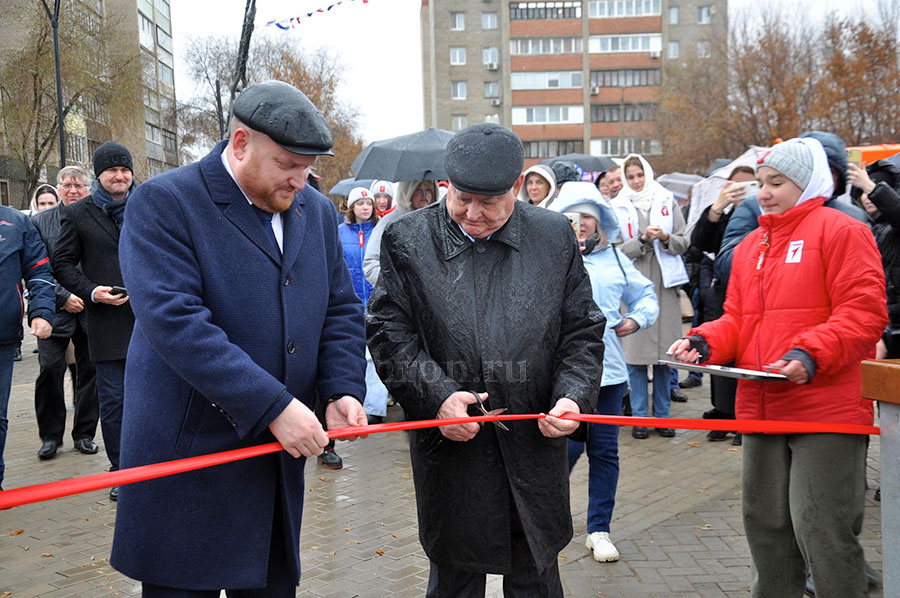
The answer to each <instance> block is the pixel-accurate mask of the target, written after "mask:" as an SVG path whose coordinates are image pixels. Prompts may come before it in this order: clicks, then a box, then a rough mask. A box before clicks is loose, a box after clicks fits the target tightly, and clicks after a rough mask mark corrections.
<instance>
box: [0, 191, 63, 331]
mask: <svg viewBox="0 0 900 598" xmlns="http://www.w3.org/2000/svg"><path fill="white" fill-rule="evenodd" d="M22 279H24V280H25V282H26V284H27V285H28V292H29V293H30V295H31V300H30V301H29V304H28V322H29V324H30V323H31V320H32V319H33V318H36V317H40V318H44V319H45V320H47V321H48V322H49V323H50V324H51V325H52V324H53V313H54V312H55V311H56V296H55V294H54V293H55V289H56V281H55V280H54V279H53V270H52V269H51V268H50V258H48V257H47V248H46V247H45V246H44V242H43V241H42V240H41V236H40V235H39V234H38V232H37V229H36V228H34V225H33V224H32V223H31V220H30V219H29V218H28V216H26V215H25V214H23V213H22V212H19V211H18V210H14V209H12V208H9V207H7V206H0V343H3V344H5V343H15V342H18V341H20V340H22V318H23V317H24V316H25V303H24V301H23V300H22Z"/></svg>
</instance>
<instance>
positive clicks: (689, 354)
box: [666, 338, 700, 363]
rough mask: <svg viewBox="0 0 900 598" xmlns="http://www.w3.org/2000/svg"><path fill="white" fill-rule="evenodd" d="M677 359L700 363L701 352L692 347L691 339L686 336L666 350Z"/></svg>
mask: <svg viewBox="0 0 900 598" xmlns="http://www.w3.org/2000/svg"><path fill="white" fill-rule="evenodd" d="M666 353H668V354H669V355H671V356H672V359H674V360H675V361H682V362H684V363H699V362H700V352H699V351H697V349H691V341H689V340H688V339H686V338H680V339H678V340H677V341H675V342H674V343H672V345H671V346H670V347H669V349H668V351H666Z"/></svg>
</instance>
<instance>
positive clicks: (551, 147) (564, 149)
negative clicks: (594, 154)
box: [522, 139, 584, 158]
mask: <svg viewBox="0 0 900 598" xmlns="http://www.w3.org/2000/svg"><path fill="white" fill-rule="evenodd" d="M522 146H523V148H524V149H525V157H526V158H555V157H556V156H562V155H565V154H580V153H583V152H584V142H583V141H582V140H581V139H560V140H556V139H541V140H539V141H523V142H522Z"/></svg>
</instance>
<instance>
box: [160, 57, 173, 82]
mask: <svg viewBox="0 0 900 598" xmlns="http://www.w3.org/2000/svg"><path fill="white" fill-rule="evenodd" d="M159 78H160V79H162V80H163V82H164V83H168V84H169V85H172V86H174V85H175V72H174V71H173V70H172V67H170V66H169V65H167V64H163V63H161V62H160V63H159Z"/></svg>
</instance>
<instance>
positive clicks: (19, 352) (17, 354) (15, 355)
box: [13, 345, 22, 361]
mask: <svg viewBox="0 0 900 598" xmlns="http://www.w3.org/2000/svg"><path fill="white" fill-rule="evenodd" d="M13 361H22V345H19V346H17V347H16V352H15V353H13Z"/></svg>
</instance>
